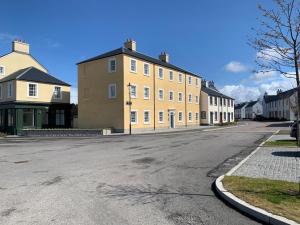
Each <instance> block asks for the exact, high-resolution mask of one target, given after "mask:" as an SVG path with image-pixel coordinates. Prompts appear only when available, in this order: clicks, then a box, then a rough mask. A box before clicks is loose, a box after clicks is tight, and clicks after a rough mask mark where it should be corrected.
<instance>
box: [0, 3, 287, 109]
mask: <svg viewBox="0 0 300 225" xmlns="http://www.w3.org/2000/svg"><path fill="white" fill-rule="evenodd" d="M258 3H260V4H262V5H264V6H266V7H272V6H273V4H272V1H271V0H243V1H241V0H209V1H208V0H207V1H199V0H187V1H182V0H165V1H162V0H160V1H159V0H152V1H141V0H126V1H124V0H123V1H122V0H115V1H102V0H84V1H79V0H68V1H67V0H51V1H40V0H26V1H21V0H20V1H11V0H1V8H2V9H4V10H1V14H0V55H3V54H5V53H8V52H10V51H11V41H12V40H13V39H16V38H18V39H22V40H25V41H26V42H28V43H29V44H30V51H31V54H32V55H33V56H34V57H35V58H37V59H38V60H39V62H41V64H43V65H44V66H45V67H46V68H47V69H48V70H49V73H50V74H51V75H54V76H56V77H57V78H59V79H62V80H64V81H66V82H68V83H70V84H71V85H72V97H71V98H72V102H75V103H76V102H77V66H76V63H77V62H79V61H82V60H84V59H87V58H90V57H93V56H96V55H99V54H102V53H104V52H107V51H110V50H113V49H116V48H119V47H121V46H122V45H123V43H124V41H125V40H126V39H127V38H132V39H134V40H135V41H136V42H137V51H138V52H141V53H144V54H147V55H150V56H152V57H158V55H159V54H160V53H161V52H162V51H166V52H167V53H168V54H169V55H170V63H172V64H174V65H176V66H179V67H182V68H184V69H186V70H189V71H191V72H194V73H197V74H200V75H201V76H202V77H203V78H204V79H206V80H213V81H214V82H215V84H216V86H217V87H218V88H219V90H221V91H222V92H224V93H225V94H227V95H230V96H231V97H234V98H235V99H236V100H237V102H241V101H246V100H255V99H257V98H258V97H259V96H261V95H262V94H264V93H265V92H266V91H267V92H268V93H269V94H274V93H275V92H276V91H277V89H279V88H280V89H282V90H287V89H290V88H292V87H293V81H292V80H291V79H287V78H284V77H282V76H281V75H280V74H277V73H267V74H262V73H258V74H253V72H252V71H253V70H254V69H255V68H256V65H255V63H254V60H255V58H256V55H257V52H255V50H254V49H252V48H251V47H250V46H249V45H248V44H247V42H248V37H249V36H251V35H253V33H252V31H251V28H252V27H257V26H258V20H257V18H259V17H260V14H259V11H258V9H257V5H258Z"/></svg>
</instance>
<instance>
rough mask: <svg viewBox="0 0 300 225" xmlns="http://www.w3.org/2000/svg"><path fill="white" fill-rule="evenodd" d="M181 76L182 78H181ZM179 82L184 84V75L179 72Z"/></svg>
mask: <svg viewBox="0 0 300 225" xmlns="http://www.w3.org/2000/svg"><path fill="white" fill-rule="evenodd" d="M180 77H181V78H180ZM178 83H179V84H182V83H183V75H182V73H179V74H178Z"/></svg>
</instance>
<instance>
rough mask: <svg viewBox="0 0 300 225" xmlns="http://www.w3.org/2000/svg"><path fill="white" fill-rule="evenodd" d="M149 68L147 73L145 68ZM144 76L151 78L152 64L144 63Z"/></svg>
mask: <svg viewBox="0 0 300 225" xmlns="http://www.w3.org/2000/svg"><path fill="white" fill-rule="evenodd" d="M146 65H147V66H148V73H145V66H146ZM144 75H145V76H147V77H149V76H150V64H149V63H144Z"/></svg>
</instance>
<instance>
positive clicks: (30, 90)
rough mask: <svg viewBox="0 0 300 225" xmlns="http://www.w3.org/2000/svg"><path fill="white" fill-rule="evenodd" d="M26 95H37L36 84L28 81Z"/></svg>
mask: <svg viewBox="0 0 300 225" xmlns="http://www.w3.org/2000/svg"><path fill="white" fill-rule="evenodd" d="M28 96H29V97H37V84H34V83H28Z"/></svg>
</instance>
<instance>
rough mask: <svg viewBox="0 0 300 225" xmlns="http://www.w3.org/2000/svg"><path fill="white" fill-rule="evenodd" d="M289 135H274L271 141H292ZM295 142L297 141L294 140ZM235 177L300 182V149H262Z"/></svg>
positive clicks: (238, 170)
mask: <svg viewBox="0 0 300 225" xmlns="http://www.w3.org/2000/svg"><path fill="white" fill-rule="evenodd" d="M291 139H294V138H291V137H290V136H289V135H274V136H272V137H271V138H270V139H269V141H275V140H291ZM294 140H295V139H294ZM232 175H233V176H245V177H253V178H267V179H272V180H283V181H290V182H299V181H300V151H299V148H298V147H261V148H260V149H259V151H257V152H255V154H253V155H252V156H251V157H250V158H249V159H248V160H247V161H246V162H245V163H244V164H243V165H242V166H241V167H239V168H238V169H237V170H236V171H235V172H234V173H233V174H232Z"/></svg>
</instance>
